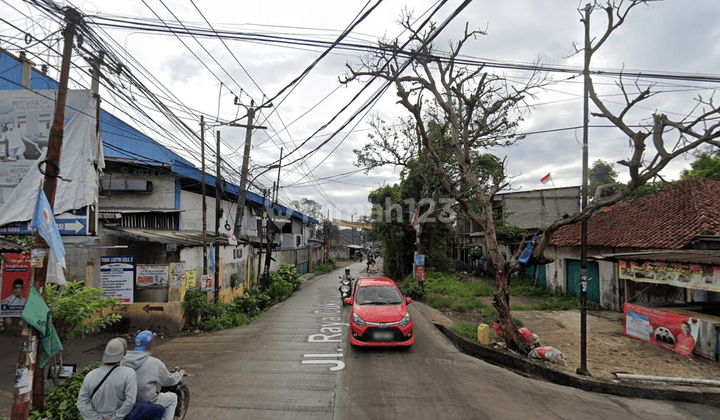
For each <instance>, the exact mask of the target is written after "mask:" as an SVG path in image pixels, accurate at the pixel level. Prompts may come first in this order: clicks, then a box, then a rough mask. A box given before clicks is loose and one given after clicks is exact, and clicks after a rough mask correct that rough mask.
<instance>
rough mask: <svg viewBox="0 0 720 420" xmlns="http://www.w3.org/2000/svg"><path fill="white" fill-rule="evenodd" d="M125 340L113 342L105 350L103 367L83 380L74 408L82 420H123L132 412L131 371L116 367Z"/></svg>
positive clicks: (134, 388) (134, 384)
mask: <svg viewBox="0 0 720 420" xmlns="http://www.w3.org/2000/svg"><path fill="white" fill-rule="evenodd" d="M124 341H125V340H124V339H121V338H113V339H112V340H110V341H109V342H108V343H107V345H106V346H105V352H104V354H103V358H102V361H103V363H104V365H102V366H100V367H99V368H97V369H95V370H93V371H91V372H90V373H88V374H87V376H85V379H84V380H83V384H82V387H81V388H80V393H79V394H78V399H77V408H78V411H80V414H81V415H82V416H83V419H86V420H97V419H101V420H111V419H112V420H123V419H124V418H125V417H126V416H127V415H128V414H129V413H130V411H131V410H132V408H133V404H135V394H136V393H137V378H136V375H135V371H134V370H132V369H130V368H128V367H124V366H120V361H121V360H122V358H123V356H124V355H125V348H126V347H127V344H125V346H123V342H124Z"/></svg>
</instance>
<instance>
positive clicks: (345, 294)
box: [338, 268, 352, 306]
mask: <svg viewBox="0 0 720 420" xmlns="http://www.w3.org/2000/svg"><path fill="white" fill-rule="evenodd" d="M338 290H340V301H342V302H343V306H344V305H345V298H349V297H351V296H352V277H350V269H349V268H346V269H345V275H344V276H340V288H339V289H338Z"/></svg>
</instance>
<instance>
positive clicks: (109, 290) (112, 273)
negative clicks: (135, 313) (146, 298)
mask: <svg viewBox="0 0 720 420" xmlns="http://www.w3.org/2000/svg"><path fill="white" fill-rule="evenodd" d="M133 268H134V265H133V257H132V256H131V255H128V256H122V257H100V287H101V288H103V289H105V290H104V291H103V295H104V296H107V297H117V298H118V299H120V303H122V304H123V305H129V304H131V303H133V302H134V299H133Z"/></svg>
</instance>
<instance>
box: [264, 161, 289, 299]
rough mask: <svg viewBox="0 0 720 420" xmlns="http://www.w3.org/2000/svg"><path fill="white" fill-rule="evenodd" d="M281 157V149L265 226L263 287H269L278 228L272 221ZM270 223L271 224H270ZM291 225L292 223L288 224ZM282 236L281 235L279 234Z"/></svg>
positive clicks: (275, 205) (276, 198)
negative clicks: (265, 251) (265, 244)
mask: <svg viewBox="0 0 720 420" xmlns="http://www.w3.org/2000/svg"><path fill="white" fill-rule="evenodd" d="M282 156H283V148H282V147H281V148H280V160H279V161H278V176H277V182H273V193H272V194H273V195H272V197H271V198H272V201H271V208H270V215H269V216H268V219H267V222H266V226H267V235H268V241H267V255H266V256H265V272H264V275H265V286H266V287H270V263H271V262H272V252H273V247H274V246H275V233H276V232H275V230H276V228H277V227H278V226H277V224H276V223H275V220H272V219H273V216H275V210H276V209H277V200H278V196H279V193H280V169H281V168H282ZM271 223H272V224H271ZM290 223H292V221H291V222H290ZM272 225H275V228H273V229H272V230H271V229H270V227H271V226H272ZM281 234H282V233H281Z"/></svg>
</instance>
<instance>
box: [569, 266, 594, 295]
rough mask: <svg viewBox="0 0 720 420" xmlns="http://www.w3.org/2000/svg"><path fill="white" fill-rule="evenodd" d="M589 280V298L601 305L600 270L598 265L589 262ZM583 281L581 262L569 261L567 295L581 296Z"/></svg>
mask: <svg viewBox="0 0 720 420" xmlns="http://www.w3.org/2000/svg"><path fill="white" fill-rule="evenodd" d="M587 266H588V278H589V279H590V284H589V285H588V289H587V298H588V300H592V301H593V302H597V303H600V269H599V268H598V263H596V262H592V261H588V263H587ZM581 280H582V270H581V269H580V261H578V260H567V294H568V295H575V296H580V281H581Z"/></svg>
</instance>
